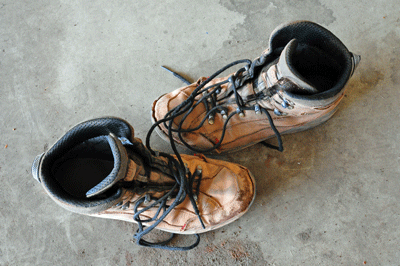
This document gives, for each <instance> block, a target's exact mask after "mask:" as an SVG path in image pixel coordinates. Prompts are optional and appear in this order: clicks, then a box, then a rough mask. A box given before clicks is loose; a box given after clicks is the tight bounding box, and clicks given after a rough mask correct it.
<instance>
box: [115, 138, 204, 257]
mask: <svg viewBox="0 0 400 266" xmlns="http://www.w3.org/2000/svg"><path fill="white" fill-rule="evenodd" d="M149 136H150V135H148V136H147V138H146V141H147V139H148V138H149ZM123 144H124V145H128V146H129V145H132V143H131V142H130V141H129V140H127V139H125V140H124V141H123ZM149 150H150V151H151V152H152V153H153V155H156V156H162V157H166V158H167V159H168V168H169V169H170V172H171V173H172V176H173V177H174V179H175V181H176V183H175V184H174V186H173V187H172V188H171V189H170V190H169V191H168V192H167V193H165V194H164V195H163V196H162V197H160V198H155V197H151V196H150V195H149V194H146V196H144V197H142V198H140V199H139V200H137V201H136V203H135V206H134V215H133V219H134V220H135V221H136V222H137V224H138V226H139V228H138V230H137V232H136V234H134V236H133V238H134V239H136V243H137V244H138V245H140V246H145V247H153V248H161V249H167V250H190V249H192V248H195V247H196V246H197V245H198V244H199V243H200V236H199V235H198V234H195V236H196V238H197V239H196V241H195V243H193V244H192V245H189V246H184V247H173V246H168V244H169V243H170V242H171V240H172V239H173V238H174V236H175V234H173V233H171V236H170V237H169V238H168V239H167V240H164V241H161V242H156V243H155V242H150V241H147V240H144V239H143V237H144V236H145V235H147V234H148V233H150V232H151V231H152V230H153V229H154V228H156V227H157V225H158V224H160V223H161V222H162V221H163V220H164V218H165V217H166V216H167V215H168V214H169V213H170V212H171V211H172V210H173V209H174V208H175V207H176V206H178V205H179V204H181V203H182V202H183V201H184V200H185V199H186V197H188V198H189V200H190V202H191V204H192V206H193V209H194V212H195V214H196V215H197V217H198V218H199V221H200V224H201V226H202V227H203V228H205V226H204V223H203V220H202V219H201V216H200V212H199V209H198V207H197V204H196V199H195V198H197V196H198V194H199V190H200V182H201V178H202V170H201V169H196V170H195V171H194V173H191V172H190V171H189V170H188V168H187V167H186V166H185V164H184V163H183V161H182V158H181V157H180V155H179V154H178V156H179V157H178V156H177V158H179V159H178V160H176V159H175V158H174V157H172V156H171V155H169V154H167V153H162V152H159V153H156V152H155V151H153V150H152V149H150V148H149ZM196 177H198V178H197V179H196ZM195 181H196V182H197V186H196V188H194V187H193V184H194V182H195ZM177 190H178V192H176V191H177ZM193 190H195V193H193ZM172 198H175V200H174V201H173V202H172V203H171V205H169V206H168V204H167V202H168V201H170V200H171V199H172ZM150 202H152V203H150ZM143 203H145V204H147V206H145V207H142V205H143ZM139 208H140V209H139ZM151 208H157V211H156V213H155V214H154V216H153V217H152V218H148V219H141V218H140V215H141V214H142V213H144V212H145V211H147V210H149V209H151ZM144 223H152V224H151V225H149V226H145V225H144Z"/></svg>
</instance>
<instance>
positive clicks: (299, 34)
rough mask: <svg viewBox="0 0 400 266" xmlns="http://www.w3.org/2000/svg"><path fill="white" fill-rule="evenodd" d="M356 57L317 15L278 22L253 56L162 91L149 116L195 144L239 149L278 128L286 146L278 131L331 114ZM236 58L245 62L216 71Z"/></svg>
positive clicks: (163, 130) (179, 139) (202, 148)
mask: <svg viewBox="0 0 400 266" xmlns="http://www.w3.org/2000/svg"><path fill="white" fill-rule="evenodd" d="M359 61H360V57H359V56H357V55H354V54H352V53H350V52H349V51H348V50H347V48H346V47H345V46H344V45H343V43H342V42H341V41H340V40H339V39H338V38H337V37H335V36H334V35H333V34H332V33H331V32H330V31H328V30H327V29H325V28H323V27H321V26H319V25H317V24H315V23H312V22H308V21H297V22H292V23H289V24H285V25H281V26H279V27H278V28H277V29H275V30H274V32H273V33H272V34H271V37H270V41H269V49H267V50H265V51H264V52H263V53H262V54H261V56H260V57H259V58H257V59H255V60H254V61H253V62H252V61H250V60H239V61H236V62H233V63H231V64H229V65H227V66H226V67H224V68H222V69H221V70H219V71H218V72H216V73H215V74H213V75H212V76H210V77H209V78H205V77H202V78H200V79H199V80H198V81H197V82H196V83H193V84H191V85H189V86H187V87H183V88H180V89H177V90H175V91H173V92H171V93H168V94H165V95H163V96H161V97H160V98H159V99H157V100H156V101H155V102H154V104H153V108H152V120H153V123H154V125H155V126H156V131H157V133H158V134H159V135H160V136H161V137H162V138H163V139H165V140H168V141H169V140H170V139H173V140H174V141H175V142H176V143H178V144H180V145H184V146H186V147H188V148H190V149H191V150H193V151H196V152H203V153H207V152H228V151H235V150H239V149H242V148H245V147H248V146H251V145H253V144H256V143H258V142H262V141H265V140H266V139H268V138H270V137H272V136H274V135H276V136H277V137H278V141H279V148H278V149H279V150H282V149H283V148H282V143H281V140H280V134H286V133H293V132H298V131H302V130H306V129H309V128H312V127H314V126H317V125H319V124H321V123H323V122H325V121H326V120H328V119H329V118H330V117H331V116H332V115H333V114H334V112H335V111H336V109H337V107H338V104H339V102H340V101H341V99H342V98H343V95H344V91H345V85H346V83H347V81H348V80H349V79H350V77H351V76H352V74H353V71H354V70H355V68H356V67H357V65H358V62H359ZM239 63H244V64H246V65H245V67H243V68H241V69H240V70H238V71H237V72H235V73H234V74H232V75H230V76H228V77H225V78H216V77H217V76H218V75H219V74H220V73H222V72H223V71H225V70H226V69H228V68H230V67H231V66H234V65H236V64H239ZM175 75H177V74H176V73H175ZM169 130H170V132H169ZM169 135H170V137H169Z"/></svg>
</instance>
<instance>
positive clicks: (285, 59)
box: [276, 39, 318, 94]
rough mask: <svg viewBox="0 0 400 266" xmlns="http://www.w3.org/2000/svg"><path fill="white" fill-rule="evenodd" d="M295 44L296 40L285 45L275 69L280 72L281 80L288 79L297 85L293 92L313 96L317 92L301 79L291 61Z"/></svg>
mask: <svg viewBox="0 0 400 266" xmlns="http://www.w3.org/2000/svg"><path fill="white" fill-rule="evenodd" d="M297 44H298V42H297V40H296V39H293V40H291V41H290V42H289V43H288V44H287V45H286V47H285V48H284V49H283V51H282V53H281V55H280V57H279V61H278V63H277V64H276V67H277V69H278V71H279V72H280V74H281V76H282V78H286V79H289V80H290V81H292V82H293V83H295V84H296V85H298V86H297V88H296V89H295V90H294V91H296V92H300V93H303V94H315V93H317V92H318V90H317V89H316V88H315V87H314V86H312V85H311V84H309V83H308V82H307V80H306V79H305V78H304V77H302V76H301V75H300V73H299V72H298V71H296V69H295V68H294V66H293V63H292V61H293V59H294V57H295V51H296V48H297ZM292 91H293V90H292Z"/></svg>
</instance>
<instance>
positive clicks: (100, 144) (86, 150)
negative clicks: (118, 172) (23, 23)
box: [52, 138, 114, 199]
mask: <svg viewBox="0 0 400 266" xmlns="http://www.w3.org/2000/svg"><path fill="white" fill-rule="evenodd" d="M113 168H114V157H113V155H112V152H111V148H110V146H109V145H108V143H107V142H106V141H104V138H94V139H91V140H88V141H85V142H83V143H81V144H80V145H78V146H76V147H75V148H73V149H72V150H70V151H69V152H67V153H66V154H65V155H64V156H62V157H61V158H60V159H58V160H57V161H56V162H55V163H54V165H53V167H52V172H53V176H54V178H55V179H56V181H57V182H58V183H59V185H60V186H61V187H62V189H63V190H64V191H65V192H67V193H68V194H70V195H71V196H73V197H76V198H81V199H86V192H88V191H89V190H90V189H91V188H93V187H94V186H96V185H97V184H99V183H100V182H101V181H103V180H104V179H105V178H106V177H107V176H108V175H109V174H110V173H111V171H112V170H113Z"/></svg>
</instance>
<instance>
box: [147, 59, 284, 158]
mask: <svg viewBox="0 0 400 266" xmlns="http://www.w3.org/2000/svg"><path fill="white" fill-rule="evenodd" d="M269 56H270V54H266V55H264V56H261V57H260V58H258V59H256V60H254V61H253V62H252V61H251V60H248V59H243V60H238V61H235V62H232V63H230V64H228V65H226V66H225V67H223V68H221V69H220V70H218V71H217V72H215V73H214V74H213V75H211V76H210V77H209V78H207V79H206V80H205V81H204V82H202V83H201V84H200V85H199V86H198V87H197V88H196V89H195V90H194V91H193V92H192V93H191V94H190V96H189V97H188V98H187V99H186V100H185V101H183V102H182V103H181V104H180V105H178V106H176V107H175V108H173V109H171V110H170V111H169V112H168V113H167V114H166V115H165V116H164V118H163V119H161V120H159V121H157V122H155V123H154V124H153V126H152V128H151V129H150V131H153V130H154V128H155V127H157V126H158V125H160V124H163V125H164V126H165V127H166V128H167V129H168V136H169V139H170V141H171V145H172V146H175V144H172V142H173V138H172V133H176V134H177V135H178V138H179V140H180V141H181V143H183V145H185V146H186V147H187V148H188V149H190V150H192V151H194V152H197V153H208V152H211V151H213V150H215V149H218V148H219V147H220V146H221V144H222V142H223V140H224V137H225V132H226V127H227V125H228V123H229V120H230V119H231V118H232V117H233V116H234V115H236V114H238V115H239V116H243V115H244V113H243V111H245V110H248V111H249V110H253V111H255V112H256V113H263V114H265V115H266V116H267V118H268V122H269V124H270V126H271V129H272V130H273V131H274V134H275V136H276V138H277V140H278V146H275V145H271V144H268V143H263V144H264V145H266V146H268V147H270V148H272V149H276V150H279V151H283V145H282V139H281V136H280V133H279V131H278V130H277V129H276V127H275V125H274V122H273V119H272V117H271V115H270V114H269V112H268V110H267V109H266V108H263V107H261V106H260V105H259V104H254V105H251V104H250V102H252V101H256V100H261V99H262V98H264V97H265V95H264V94H263V93H262V92H259V93H257V94H255V95H254V96H253V97H251V98H249V99H247V100H246V101H245V100H244V99H243V98H242V96H240V94H239V92H238V90H239V89H241V88H242V87H243V85H244V84H245V83H246V82H247V81H249V80H252V79H253V77H254V73H255V69H256V67H259V66H262V65H263V64H264V63H265V62H266V61H267V59H268V57H269ZM243 63H245V64H246V65H245V67H242V68H240V69H239V70H238V71H236V72H235V73H234V74H232V75H231V76H230V77H229V78H228V79H226V80H225V81H222V82H219V83H216V84H213V85H211V86H208V87H205V86H206V85H207V84H208V83H209V82H210V81H211V80H213V79H214V78H216V77H217V76H218V75H219V74H221V73H222V72H224V71H225V70H227V69H229V68H231V67H233V66H235V65H238V64H243ZM163 68H164V69H166V70H168V71H169V72H171V73H172V74H173V75H174V76H175V77H178V78H179V79H181V80H182V81H184V82H185V83H186V84H190V82H189V81H187V80H186V79H185V78H183V77H182V76H180V75H179V74H178V73H175V72H173V71H171V70H169V69H167V68H166V67H163ZM226 83H230V85H231V86H230V89H229V91H228V92H227V93H226V95H225V96H224V97H223V98H221V99H218V101H223V100H225V99H227V98H229V97H231V95H232V94H234V99H235V103H236V105H237V106H238V107H237V109H236V110H235V111H234V112H232V113H230V114H228V112H227V110H226V108H225V107H223V106H222V105H219V104H218V102H217V96H218V94H219V93H220V92H221V85H223V84H226ZM198 95H202V97H201V98H200V99H199V100H195V98H196V97H197V96H198ZM196 101H197V102H196ZM199 104H204V105H205V108H206V115H205V116H204V118H203V119H202V120H201V121H200V123H199V124H198V125H197V126H196V127H193V128H189V129H183V128H182V126H183V124H184V122H185V120H186V118H187V117H188V116H189V114H190V113H191V112H192V111H193V110H194V109H195V108H196V106H198V105H199ZM209 105H210V106H211V108H210V107H209ZM273 111H274V112H275V113H276V111H277V110H273ZM217 113H220V114H221V116H222V117H223V118H224V119H225V122H224V125H223V129H222V133H221V136H220V137H219V138H218V141H217V143H216V144H214V145H213V146H212V147H211V148H209V149H204V150H201V149H197V148H195V147H193V146H191V145H189V144H188V143H187V142H186V141H185V140H184V139H183V137H182V133H187V132H193V131H196V130H198V129H200V128H201V127H202V126H203V124H204V123H205V122H206V120H208V121H209V123H210V124H213V123H214V117H215V115H216V114H217ZM181 115H183V116H182V118H181V120H180V122H179V124H178V127H177V128H176V129H174V128H173V127H172V121H173V120H174V119H175V118H176V117H178V116H181ZM278 115H279V114H278ZM167 122H169V124H167Z"/></svg>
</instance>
